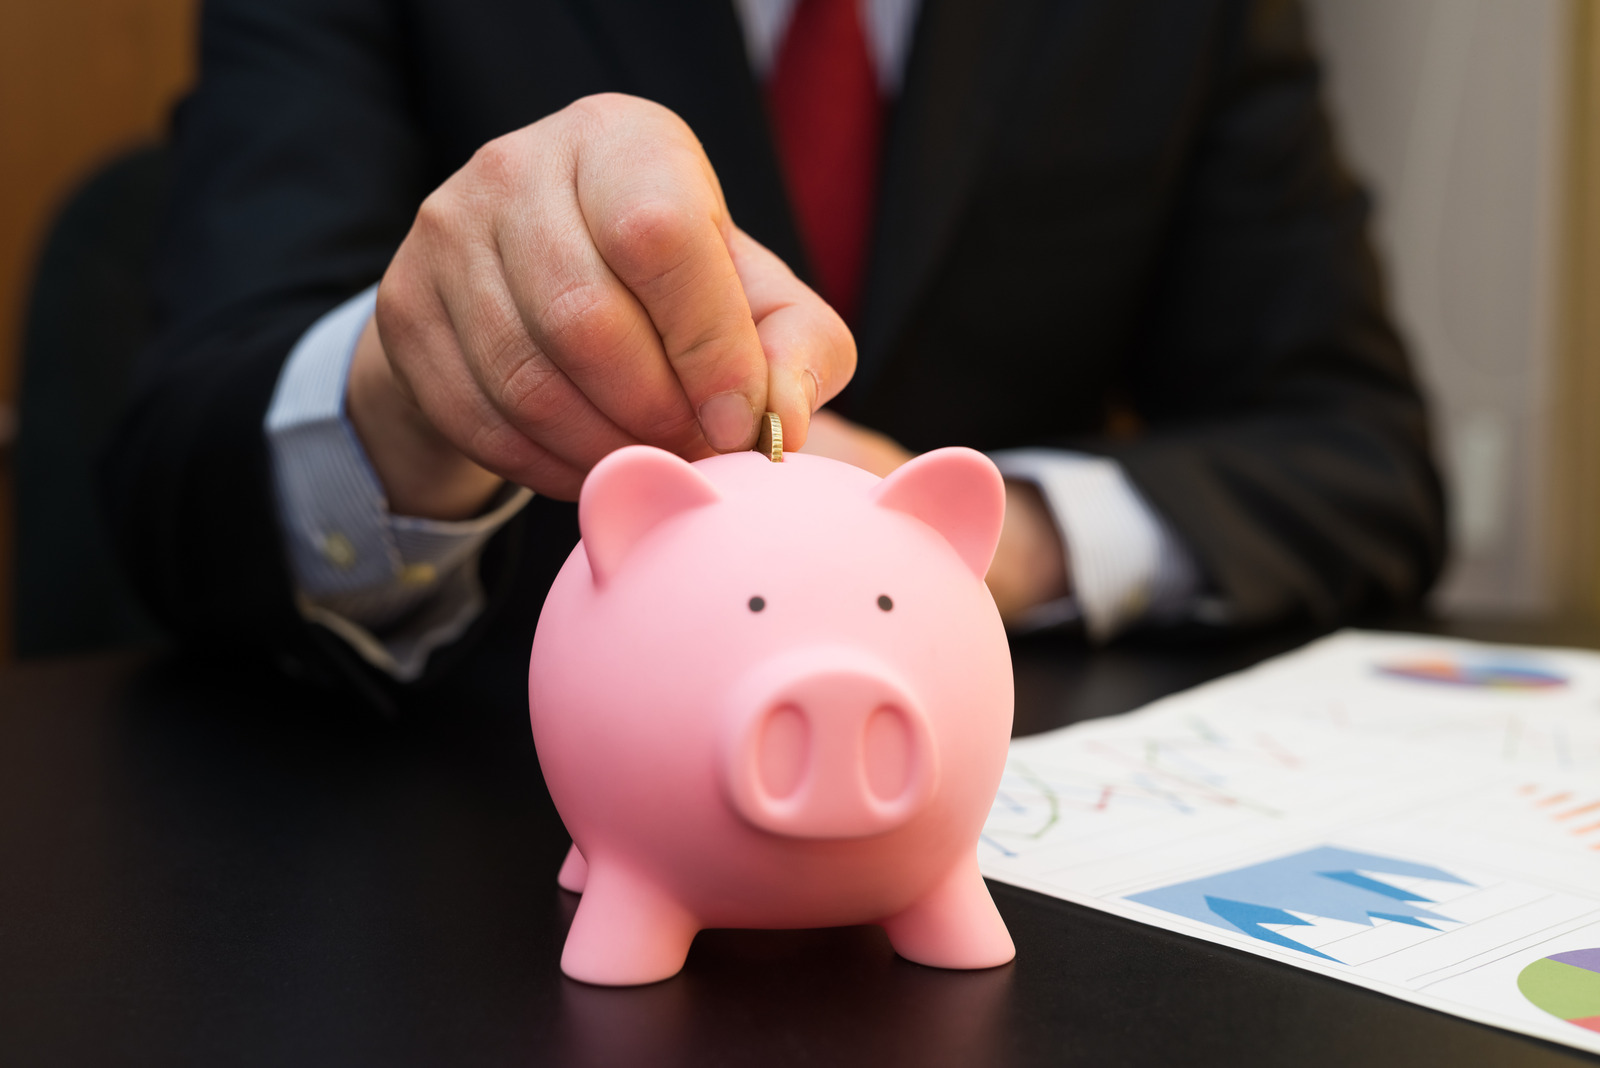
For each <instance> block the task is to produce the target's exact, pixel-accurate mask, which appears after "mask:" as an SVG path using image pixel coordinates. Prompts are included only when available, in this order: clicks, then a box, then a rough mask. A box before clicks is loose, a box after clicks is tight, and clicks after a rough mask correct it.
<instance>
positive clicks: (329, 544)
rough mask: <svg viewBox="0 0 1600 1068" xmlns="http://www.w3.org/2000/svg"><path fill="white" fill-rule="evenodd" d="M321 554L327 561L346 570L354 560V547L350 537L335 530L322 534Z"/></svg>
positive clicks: (341, 569)
mask: <svg viewBox="0 0 1600 1068" xmlns="http://www.w3.org/2000/svg"><path fill="white" fill-rule="evenodd" d="M322 555H323V556H324V557H326V558H327V561H328V563H330V564H332V565H333V566H334V567H336V568H338V569H339V570H340V571H345V570H348V569H349V567H350V565H351V564H354V563H355V562H356V547H355V546H354V545H351V544H350V539H349V538H347V537H345V536H344V535H343V534H341V533H339V532H338V531H337V530H336V531H334V532H333V533H332V534H324V535H323V536H322Z"/></svg>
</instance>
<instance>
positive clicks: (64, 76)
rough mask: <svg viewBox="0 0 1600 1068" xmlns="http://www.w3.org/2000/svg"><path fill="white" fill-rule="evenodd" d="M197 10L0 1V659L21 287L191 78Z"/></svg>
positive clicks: (132, 2)
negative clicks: (50, 236) (50, 232)
mask: <svg viewBox="0 0 1600 1068" xmlns="http://www.w3.org/2000/svg"><path fill="white" fill-rule="evenodd" d="M197 7H198V2H197V0H3V2H0V659H4V658H5V656H6V655H7V653H8V651H9V650H10V648H11V622H12V616H11V588H12V548H11V531H12V521H13V517H12V513H11V450H10V448H9V447H8V445H9V442H10V440H11V439H12V438H13V437H14V435H15V415H14V412H15V408H14V405H15V403H16V398H17V391H18V389H17V387H18V384H19V371H20V368H19V360H18V349H19V343H20V339H21V333H22V312H23V307H24V303H25V301H26V300H27V293H28V280H29V277H30V276H31V273H32V270H33V266H34V261H35V258H36V256H37V254H38V250H39V245H40V242H41V240H42V238H43V235H44V233H45V229H46V227H47V225H48V224H49V222H50V220H51V218H52V216H53V215H54V212H55V209H56V208H57V207H58V206H59V205H60V204H61V202H62V201H63V199H64V198H65V197H66V196H67V195H68V194H69V193H70V192H71V191H72V190H73V189H74V188H75V187H76V186H77V184H78V183H79V182H81V181H82V180H83V179H84V178H86V177H87V176H88V174H89V173H90V172H91V171H92V170H93V169H94V168H95V166H96V165H97V164H99V163H101V162H103V161H105V160H107V159H108V158H110V157H111V156H113V155H115V154H117V153H118V152H119V151H120V150H122V149H124V148H127V147H128V146H130V145H133V144H137V143H139V142H140V141H144V140H148V139H150V138H154V137H157V136H159V135H160V134H161V132H162V130H163V129H164V128H165V125H166V119H167V114H168V112H169V110H170V108H171V106H172V103H173V102H174V101H175V100H176V99H177V97H178V95H179V93H180V92H181V91H182V89H183V87H184V86H186V85H187V84H188V83H189V81H190V79H191V78H192V76H193V73H192V72H193V50H194V48H193V45H194V17H195V11H196V9H197ZM86 314H93V309H86Z"/></svg>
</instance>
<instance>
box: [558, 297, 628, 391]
mask: <svg viewBox="0 0 1600 1068" xmlns="http://www.w3.org/2000/svg"><path fill="white" fill-rule="evenodd" d="M540 318H541V320H542V322H541V326H542V328H543V331H544V336H545V337H546V338H547V339H548V341H549V343H550V345H551V347H552V348H554V349H556V350H558V351H559V352H560V353H561V357H562V359H563V361H564V362H567V363H569V364H571V365H572V367H573V368H574V369H575V370H576V369H578V368H583V367H589V366H593V365H595V364H598V363H603V362H606V361H608V360H609V359H611V358H612V357H613V356H614V355H615V353H616V350H617V348H618V346H619V345H620V344H621V343H622V341H623V339H624V338H625V337H626V336H627V324H626V316H625V315H624V309H623V308H621V307H620V306H619V304H618V302H617V301H615V300H613V299H611V297H610V296H609V295H608V294H607V293H606V292H605V289H604V287H603V286H602V285H601V284H599V283H597V282H576V283H573V284H572V285H568V286H566V287H564V288H562V289H561V290H560V291H558V292H557V293H556V294H555V295H554V296H553V297H552V298H551V299H550V301H549V303H548V304H546V305H545V307H544V310H543V312H542V314H541V316H540Z"/></svg>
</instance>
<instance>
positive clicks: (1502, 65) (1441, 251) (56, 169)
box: [0, 0, 1600, 659]
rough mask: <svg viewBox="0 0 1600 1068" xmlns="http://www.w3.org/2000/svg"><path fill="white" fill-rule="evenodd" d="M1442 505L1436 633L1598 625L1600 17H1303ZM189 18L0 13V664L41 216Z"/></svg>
mask: <svg viewBox="0 0 1600 1068" xmlns="http://www.w3.org/2000/svg"><path fill="white" fill-rule="evenodd" d="M1306 2H1307V3H1308V5H1309V7H1310V10H1311V15H1312V17H1313V25H1314V29H1315V32H1316V35H1317V38H1318V40H1319V42H1320V44H1321V46H1322V48H1323V50H1324V54H1325V57H1326V59H1327V62H1328V77H1329V96H1330V100H1331V104H1332V106H1333V110H1334V113H1335V119H1336V121H1337V122H1338V124H1339V128H1340V131H1341V134H1342V137H1343V141H1344V144H1345V147H1346V149H1347V152H1348V154H1349V156H1350V158H1351V159H1352V161H1353V163H1354V164H1355V166H1356V168H1357V169H1358V170H1359V171H1360V172H1361V173H1362V174H1363V175H1364V176H1365V177H1366V178H1367V179H1368V180H1369V182H1370V185H1371V186H1372V188H1373V190H1374V193H1375V195H1376V202H1377V209H1378V215H1377V237H1378V241H1379V244H1380V247H1381V251H1382V254H1383V256H1384V260H1385V263H1386V266H1387V269H1388V275H1389V281H1390V284H1391V290H1392V293H1393V297H1394V301H1395V307H1396V310H1397V313H1398V315H1399V318H1400V320H1401V323H1402V326H1403V328H1404V329H1405V331H1406V333H1407V335H1408V337H1409V339H1410V341H1411V342H1412V344H1413V346H1414V349H1415V351H1416V353H1417V357H1418V364H1419V370H1420V373H1421V374H1422V376H1423V379H1424V381H1425V384H1426V386H1427V388H1428V390H1429V392H1430V394H1431V395H1432V397H1433V400H1434V402H1435V406H1436V411H1437V416H1438V425H1437V433H1438V444H1439V451H1440V455H1441V459H1442V461H1443V462H1444V464H1445V466H1446V469H1447V477H1448V479H1449V482H1450V486H1451V491H1452V497H1453V500H1454V503H1455V514H1454V526H1455V537H1456V549H1457V554H1456V560H1455V563H1454V565H1453V566H1452V569H1451V571H1450V573H1449V575H1448V576H1447V578H1446V580H1445V582H1444V584H1443V587H1442V588H1441V589H1440V591H1439V594H1438V603H1439V604H1440V606H1441V607H1442V608H1444V609H1446V610H1450V611H1456V612H1470V613H1493V614H1503V613H1530V612H1547V611H1559V612H1563V613H1568V614H1576V615H1587V616H1600V131H1597V130H1596V124H1597V123H1600V78H1597V77H1596V64H1597V62H1600V15H1597V13H1596V12H1597V9H1600V0H1306ZM196 7H197V0H4V2H3V3H0V191H3V194H4V195H3V196H0V659H3V658H4V656H5V655H6V651H7V650H9V648H10V644H11V643H10V634H9V628H10V622H11V612H10V600H11V598H10V589H11V581H12V576H11V561H12V551H11V545H10V539H9V536H8V534H9V531H10V529H11V523H12V515H11V492H10V470H9V466H10V459H9V450H8V449H7V448H6V444H5V442H6V441H7V439H8V438H9V437H10V436H11V433H12V425H11V424H12V419H11V415H12V412H13V407H12V406H13V405H14V402H15V399H16V396H17V384H18V375H19V368H18V340H19V337H20V333H21V327H22V322H21V312H22V308H23V304H24V301H25V299H26V294H27V281H28V278H29V276H30V273H31V271H32V268H33V265H34V261H35V257H36V255H37V251H38V247H39V242H40V240H41V237H42V235H43V233H44V230H45V227H46V225H47V223H48V221H49V220H50V218H51V216H52V214H53V212H54V210H55V209H56V208H57V207H58V206H59V204H60V203H61V202H62V200H63V198H64V197H66V196H67V195H68V193H69V192H70V191H71V190H72V189H73V188H74V187H75V186H76V185H77V184H78V183H79V182H80V181H81V180H82V179H83V178H84V177H86V176H87V174H88V173H90V172H91V171H92V170H93V169H94V168H95V166H96V165H97V164H99V163H100V162H102V161H104V160H106V159H107V158H109V157H111V156H112V155H114V154H116V153H117V152H118V151H119V150H120V149H122V148H125V147H127V146H129V145H131V144H134V143H137V142H139V141H141V140H145V139H148V138H151V137H155V136H159V134H160V132H161V130H162V129H163V127H164V123H165V119H166V115H167V112H168V110H169V108H170V106H171V104H172V102H173V101H174V100H175V99H176V98H177V96H178V94H179V93H180V92H181V90H182V88H183V87H184V86H185V85H186V84H187V83H188V82H189V81H190V79H191V77H192V47H193V20H194V13H195V9H196Z"/></svg>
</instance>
